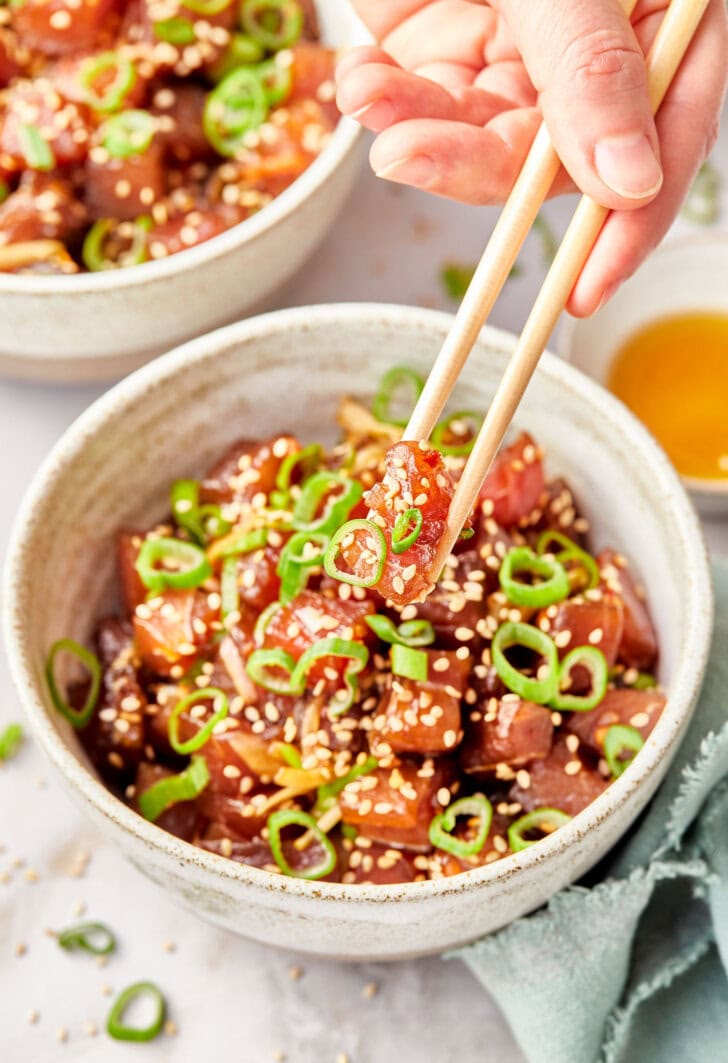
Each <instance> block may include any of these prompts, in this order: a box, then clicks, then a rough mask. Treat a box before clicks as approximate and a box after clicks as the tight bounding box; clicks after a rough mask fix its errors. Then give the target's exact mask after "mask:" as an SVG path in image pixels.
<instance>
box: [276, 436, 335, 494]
mask: <svg viewBox="0 0 728 1063" xmlns="http://www.w3.org/2000/svg"><path fill="white" fill-rule="evenodd" d="M322 454H323V448H322V447H321V446H319V444H318V443H312V444H311V445H310V446H308V447H303V449H302V450H297V451H296V453H295V454H287V455H286V457H285V458H284V459H283V461H282V462H281V467H280V469H279V470H278V475H277V476H276V490H275V491H272V492H271V496H270V500H271V504H272V505H274V506H278V507H279V508H280V509H284V508H285V507H286V506H287V505H288V504H289V502H290V499H291V477H292V476H293V473H294V471H295V470H296V469H297V468H298V467H299V466H300V468H301V473H302V476H303V479H304V481H305V480H306V479H308V478H309V477H310V476H312V475H313V473H314V472H315V471H316V466H317V465H318V463H319V460H320V458H321V455H322Z"/></svg>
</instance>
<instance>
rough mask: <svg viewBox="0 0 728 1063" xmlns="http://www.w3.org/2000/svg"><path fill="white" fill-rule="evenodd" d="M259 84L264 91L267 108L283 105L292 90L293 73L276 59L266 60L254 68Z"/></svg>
mask: <svg viewBox="0 0 728 1063" xmlns="http://www.w3.org/2000/svg"><path fill="white" fill-rule="evenodd" d="M256 71H257V74H258V77H259V78H260V82H261V84H262V86H263V88H264V89H265V95H266V98H267V100H268V106H269V107H278V106H279V105H280V104H282V103H285V102H286V100H287V99H288V97H289V96H290V95H291V90H292V88H293V71H292V69H291V67H290V66H284V65H283V64H282V63H279V62H278V61H277V60H276V59H267V60H266V61H265V62H264V63H259V64H258V66H257V67H256Z"/></svg>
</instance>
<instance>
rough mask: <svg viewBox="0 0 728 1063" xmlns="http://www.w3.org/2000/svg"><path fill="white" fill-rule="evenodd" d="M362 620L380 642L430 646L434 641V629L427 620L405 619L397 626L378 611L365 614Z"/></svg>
mask: <svg viewBox="0 0 728 1063" xmlns="http://www.w3.org/2000/svg"><path fill="white" fill-rule="evenodd" d="M364 620H365V622H366V624H368V626H369V627H370V628H371V629H372V631H373V632H374V634H375V635H376V636H377V638H379V639H381V640H382V642H389V643H391V644H395V643H396V644H398V645H400V646H413V647H416V646H430V645H432V643H433V642H434V641H435V629H434V627H433V626H432V624H431V623H430V621H429V620H406V621H405V622H404V624H400V625H399V627H395V626H394V624H393V622H392V621H391V620H390V619H389V617H388V616H382V615H381V614H380V613H376V614H375V615H374V616H365V617H364Z"/></svg>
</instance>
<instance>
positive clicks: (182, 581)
mask: <svg viewBox="0 0 728 1063" xmlns="http://www.w3.org/2000/svg"><path fill="white" fill-rule="evenodd" d="M160 562H161V563H164V562H168V563H170V562H171V563H174V564H175V565H176V566H177V568H176V569H171V568H159V567H158V566H159V564H160ZM136 570H137V572H138V574H139V578H140V580H141V581H142V583H143V584H144V586H145V587H147V588H148V589H149V590H150V591H153V592H154V593H158V592H159V591H163V590H164V589H165V588H166V587H173V588H175V589H185V588H190V587H199V586H200V584H201V583H204V582H205V580H206V579H209V578H210V576H211V575H212V568H211V566H210V562H209V561H208V560H207V558H206V557H205V553H204V550H201V549H200V547H199V546H195V544H194V543H186V542H184V541H183V540H182V539H169V538H166V537H160V538H159V539H145V540H144V542H143V543H142V545H141V548H140V550H139V553H138V555H137V559H136Z"/></svg>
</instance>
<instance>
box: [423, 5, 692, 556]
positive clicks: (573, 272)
mask: <svg viewBox="0 0 728 1063" xmlns="http://www.w3.org/2000/svg"><path fill="white" fill-rule="evenodd" d="M636 3H637V0H622V7H623V8H624V10H625V12H626V13H627V14H631V13H632V11H633V10H634V8H635V7H636ZM708 3H709V0H672V2H671V4H670V6H669V7H668V9H667V11H666V12H665V16H664V18H663V20H662V23H661V25H660V28H659V30H658V33H657V36H656V37H655V41H654V43H653V45H652V48H651V49H650V51H649V54H648V56H647V59H646V63H647V73H648V85H649V93H650V102H651V104H652V110H653V113H655V112H656V111H657V110H658V108H659V106H660V104H661V103H662V101H663V99H664V97H665V94H666V92H667V90H668V88H669V86H670V83H671V82H672V79H673V78H674V76H675V74H676V73H677V70H678V68H679V66H680V63H681V62H682V59H683V57H684V55H685V53H686V52H687V50H688V47H689V45H690V42H691V40H692V38H693V35H694V33H695V31H696V30H697V28H698V26H699V24H700V21H701V19H702V17H703V14H704V13H705V9H706V7H707V6H708ZM559 167H560V161H559V158H558V156H557V155H556V152H555V151H554V149H553V147H552V145H551V140H550V138H549V135H548V132H547V130H546V127H545V125H543V124H542V125H541V128H540V129H539V131H538V134H537V136H536V139H535V140H534V142H533V145H532V147H531V150H530V152H529V155H528V157H527V159H526V162H525V163H524V166H523V169H522V170H521V173H520V175H519V177H518V179H517V181H516V183H515V185H514V187H513V191H512V192H511V194H510V196H509V197H508V201H507V202H506V204H505V206H504V208H503V211H502V213H501V215H500V217H499V219H498V222H497V224H496V226H495V229H494V230H493V234H492V236H491V238H490V240H489V242H488V245H487V247H486V249H485V251H484V252H483V257H482V258H481V260H480V263H479V264H478V268H477V269H476V271H475V274H474V276H473V279H472V281H471V283H470V286H469V288H468V290H467V292H466V294H465V297H464V298H463V301H462V303H461V305H460V309H459V311H458V314H457V316H456V318H455V322H454V324H453V327H452V329H451V331H450V333H449V335H448V337H447V339H446V340H445V343H444V344H443V347H442V350H441V351H440V353H439V355H438V357H437V360H436V361H435V364H434V365H433V367H432V370H431V372H430V375H429V377H428V380H427V382H426V384H425V387H424V390H423V392H422V394H421V396H420V398H419V401H418V402H417V405H416V407H415V409H414V411H413V412H412V416H411V417H410V420H409V424H408V425H407V428H406V429H405V432H404V437H403V438H404V439H410V440H419V439H425V440H426V439H429V437H430V435H431V434H432V430H433V429H434V427H435V425H436V423H437V421H438V419H439V418H440V416H441V414H442V412H443V410H444V408H445V405H446V403H447V400H448V398H449V396H450V393H451V391H452V389H453V387H454V386H455V382H456V381H457V378H458V376H459V374H460V372H461V370H462V368H463V366H464V365H465V362H466V361H467V358H468V355H469V354H470V351H471V350H472V348H473V345H474V344H475V341H476V340H477V338H478V333H479V332H480V330H481V328H482V327H483V325H484V324H485V321H486V319H487V317H488V315H489V313H490V311H491V310H492V309H493V306H494V304H495V301H496V299H497V298H498V295H499V294H500V292H501V291H502V289H503V286H504V284H505V282H506V280H507V278H508V274H509V273H510V271H511V268H512V266H513V264H514V262H515V261H516V258H517V257H518V253H519V251H520V250H521V247H522V245H523V242H524V240H525V239H526V236H527V235H528V232H529V230H530V228H531V226H532V225H533V222H534V220H535V218H536V215H537V213H538V211H539V209H540V208H541V206H542V204H543V202H544V200H545V199H546V196H547V195H548V192H549V190H550V188H551V186H552V184H553V182H554V180H555V178H556V175H557V173H558V171H559ZM608 214H609V211H608V210H607V209H606V208H605V207H601V206H600V205H599V204H598V203H595V202H594V200H592V199H590V198H589V197H588V196H583V197H582V199H581V201H580V203H579V205H578V207H577V209H576V211H575V213H574V217H573V218H572V220H571V223H570V225H569V228H568V229H567V231H566V235H565V236H564V239H563V241H562V243H561V246H560V247H559V250H558V252H557V254H556V256H555V258H554V261H553V263H552V265H551V268H550V269H549V272H548V274H547V275H546V279H545V281H544V283H543V285H542V287H541V290H540V292H539V294H538V296H537V297H536V301H535V303H534V305H533V308H532V310H531V313H530V315H529V317H528V320H527V321H526V324H525V327H524V329H523V332H522V333H521V337H520V339H519V342H518V344H517V346H516V349H515V351H514V353H513V355H512V356H511V359H510V361H509V363H508V366H507V367H506V371H505V373H504V374H503V378H502V380H501V382H500V384H499V386H498V389H497V391H496V393H495V396H494V398H493V401H492V403H491V405H490V408H489V410H488V413H487V415H486V417H485V420H484V422H483V425H482V427H481V429H480V432H479V433H478V436H477V439H476V440H475V444H474V446H473V449H472V451H471V454H470V457H469V459H468V462H467V464H466V466H465V468H464V470H463V474H462V476H461V478H460V480H459V482H458V485H457V489H456V491H455V495H454V497H453V500H452V503H451V505H450V512H449V516H448V521H447V527H446V530H445V536H444V538H443V541H442V544H441V547H440V551H439V554H438V557H437V561H436V563H435V566H434V570H435V571H439V570H440V568H441V567H442V565H443V564H444V562H445V560H446V558H447V557H448V555H449V554H450V552H451V550H452V548H453V546H454V544H455V541H456V540H457V538H458V536H459V535H460V532H461V530H462V528H463V526H464V524H465V522H466V521H467V519H468V517H469V516H470V514H471V513H472V511H473V508H474V506H475V504H476V502H477V499H478V494H479V492H480V488H481V486H482V483H483V481H484V480H485V477H486V476H487V474H488V470H489V469H490V466H491V464H492V462H493V459H494V458H495V455H496V453H497V451H498V448H499V447H500V444H501V442H502V440H503V437H504V435H505V433H506V431H507V429H508V427H509V425H510V423H511V420H512V419H513V415H514V413H515V412H516V408H517V406H518V404H519V402H520V401H521V398H522V397H523V393H524V391H525V390H526V387H527V385H528V382H529V380H530V379H531V376H532V375H533V372H534V370H535V368H536V366H537V364H538V361H539V358H540V357H541V354H542V353H543V350H544V348H545V346H546V343H547V341H548V338H549V336H550V335H551V332H552V331H553V328H554V326H555V325H556V322H557V320H558V317H559V315H560V314H561V312H562V310H563V309H564V307H565V306H566V302H567V300H568V298H569V294H570V292H571V290H572V288H573V287H574V284H575V283H576V280H577V278H578V276H579V274H580V272H581V270H582V268H583V266H584V263H585V262H586V260H587V258H588V257H589V254H590V252H591V250H592V248H593V247H594V244H595V243H596V240H597V237H598V236H599V233H600V231H601V229H602V226H603V225H604V222H605V219H606V217H607V215H608Z"/></svg>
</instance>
